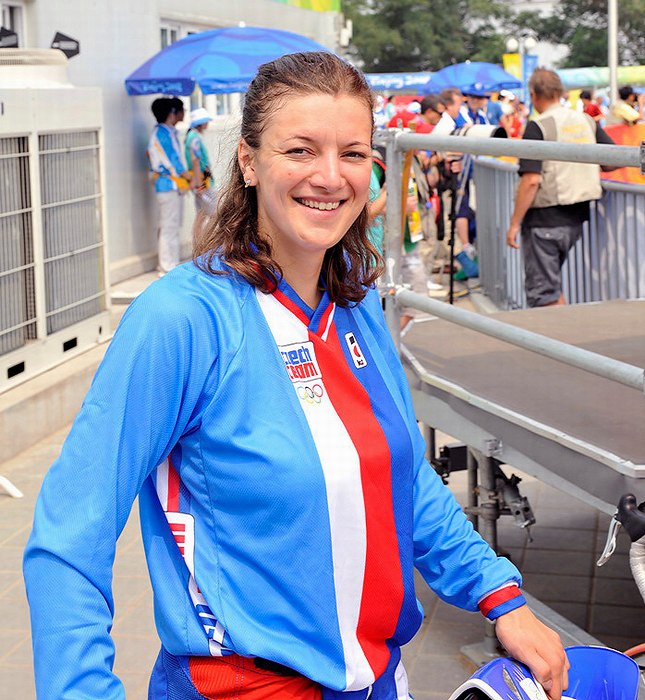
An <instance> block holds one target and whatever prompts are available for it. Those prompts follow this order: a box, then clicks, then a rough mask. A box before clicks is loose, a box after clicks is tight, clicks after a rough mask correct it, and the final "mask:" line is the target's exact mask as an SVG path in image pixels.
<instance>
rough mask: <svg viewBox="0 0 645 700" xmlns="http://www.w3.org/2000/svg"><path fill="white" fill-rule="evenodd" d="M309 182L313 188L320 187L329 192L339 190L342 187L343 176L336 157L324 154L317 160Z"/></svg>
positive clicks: (339, 162) (338, 159) (335, 155)
mask: <svg viewBox="0 0 645 700" xmlns="http://www.w3.org/2000/svg"><path fill="white" fill-rule="evenodd" d="M310 181H311V184H312V185H313V186H314V187H322V188H324V189H326V190H329V191H330V192H333V191H334V190H338V189H340V188H341V187H342V185H343V176H342V174H341V161H340V158H339V157H338V155H337V154H326V155H322V156H320V157H319V158H317V159H316V163H315V169H314V172H313V174H312V176H311V178H310Z"/></svg>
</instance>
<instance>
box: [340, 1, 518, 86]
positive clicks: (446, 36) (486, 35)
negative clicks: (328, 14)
mask: <svg viewBox="0 0 645 700" xmlns="http://www.w3.org/2000/svg"><path fill="white" fill-rule="evenodd" d="M343 12H344V13H345V15H346V16H347V17H348V18H349V19H351V20H352V21H353V25H354V36H353V40H352V46H351V47H350V51H349V53H350V55H352V57H353V58H354V59H355V60H357V62H359V63H360V64H361V67H362V68H363V70H365V71H366V72H382V73H386V72H397V71H426V70H428V71H434V70H438V69H439V68H442V67H443V66H445V65H448V64H449V63H459V62H461V61H465V60H467V59H470V60H473V61H492V62H495V63H497V62H499V61H500V59H501V54H502V53H503V47H504V40H503V37H502V36H501V35H500V34H499V31H498V29H497V27H498V26H500V23H501V22H502V20H503V19H504V18H506V17H508V16H509V13H508V9H507V7H506V5H504V4H503V2H501V0H457V2H454V3H447V2H445V0H344V2H343Z"/></svg>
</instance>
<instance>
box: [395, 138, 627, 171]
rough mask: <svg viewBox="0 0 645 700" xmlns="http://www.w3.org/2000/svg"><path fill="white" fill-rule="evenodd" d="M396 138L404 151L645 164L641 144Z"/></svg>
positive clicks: (578, 161)
mask: <svg viewBox="0 0 645 700" xmlns="http://www.w3.org/2000/svg"><path fill="white" fill-rule="evenodd" d="M396 131H398V130H396ZM394 138H395V141H396V149H397V150H401V151H408V150H435V151H451V152H458V153H472V154H473V155H482V156H515V157H518V158H529V159H532V160H563V161H574V162H577V163H596V164H599V165H614V166H616V167H635V168H640V167H641V153H640V149H639V147H638V146H615V145H610V144H592V143H561V142H557V141H534V140H532V139H526V140H524V139H498V138H487V139H482V138H470V137H468V136H452V135H448V136H433V135H432V134H413V133H410V132H403V131H398V133H396V134H395V137H394Z"/></svg>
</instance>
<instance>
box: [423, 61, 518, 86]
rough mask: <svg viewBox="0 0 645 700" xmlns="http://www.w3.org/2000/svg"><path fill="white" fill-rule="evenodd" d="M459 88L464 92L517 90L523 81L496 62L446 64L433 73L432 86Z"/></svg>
mask: <svg viewBox="0 0 645 700" xmlns="http://www.w3.org/2000/svg"><path fill="white" fill-rule="evenodd" d="M448 87H456V88H459V89H460V90H461V91H462V92H463V93H471V92H497V91H498V90H516V89H517V88H520V87H522V81H521V80H519V79H518V78H516V77H515V76H514V75H511V74H510V73H507V72H506V71H505V70H504V69H503V68H500V67H499V66H498V65H496V64H495V63H483V62H480V61H472V62H471V61H467V62H466V63H455V64H453V65H451V66H446V67H445V68H442V69H441V70H438V71H437V72H436V73H433V74H432V88H433V89H435V88H438V89H439V90H443V89H445V88H448Z"/></svg>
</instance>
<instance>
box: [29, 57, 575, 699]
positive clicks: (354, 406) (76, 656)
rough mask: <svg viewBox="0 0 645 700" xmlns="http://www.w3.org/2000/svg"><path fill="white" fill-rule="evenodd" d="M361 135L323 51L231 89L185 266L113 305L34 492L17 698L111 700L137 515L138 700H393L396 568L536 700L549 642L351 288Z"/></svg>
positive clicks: (369, 303)
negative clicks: (120, 555) (30, 654)
mask: <svg viewBox="0 0 645 700" xmlns="http://www.w3.org/2000/svg"><path fill="white" fill-rule="evenodd" d="M371 115H372V97H371V94H370V91H369V88H368V87H367V84H366V82H365V79H364V77H363V76H362V75H361V73H360V72H359V71H357V70H356V69H355V68H353V67H352V66H350V65H349V64H348V63H346V62H344V61H342V60H341V59H340V58H338V57H336V56H334V55H333V54H330V53H306V54H294V55H290V56H285V57H283V58H280V59H277V60H276V61H273V62H271V63H269V64H266V65H264V66H262V67H261V68H260V71H259V73H258V76H257V77H256V78H255V79H254V80H253V82H252V84H251V86H250V89H249V93H248V95H247V99H246V101H245V108H244V116H243V123H242V133H241V138H240V143H239V148H238V151H237V154H236V157H235V160H234V161H233V163H232V166H231V172H230V182H229V183H228V185H227V186H226V187H225V188H224V192H223V193H222V196H221V198H220V202H219V209H218V214H217V216H216V217H215V218H214V223H210V229H208V231H207V233H206V236H205V238H204V239H203V240H202V241H201V242H200V244H199V247H198V249H197V253H198V254H199V257H197V258H196V260H195V261H194V262H189V263H186V264H184V265H180V266H178V267H176V268H175V269H174V270H172V271H170V272H169V273H168V274H167V275H165V276H164V277H163V278H162V279H160V280H158V281H157V282H155V283H154V284H152V285H150V287H149V288H148V289H147V290H146V291H145V292H143V293H142V294H141V295H140V296H139V297H137V299H135V301H134V302H133V303H132V304H131V305H130V306H129V307H128V310H127V311H126V313H125V314H124V316H123V319H122V321H121V323H120V324H119V327H118V328H117V331H116V333H115V335H114V338H113V340H112V341H111V343H110V347H109V349H108V351H107V353H106V356H105V359H104V360H103V362H102V364H101V366H100V368H99V370H98V372H97V375H96V377H95V379H94V382H93V383H92V386H91V389H90V392H89V394H88V396H87V398H86V400H85V401H84V403H83V406H82V408H81V411H80V412H79V414H78V417H77V419H76V420H75V421H74V425H73V426H72V430H71V432H70V435H69V437H68V439H67V440H66V441H65V445H64V447H63V451H62V453H61V456H60V458H59V459H58V460H57V462H56V463H55V464H54V465H53V466H52V468H51V470H50V472H49V474H48V476H47V478H46V479H45V481H44V483H43V487H42V490H41V493H40V495H39V498H38V503H37V506H36V513H35V516H34V528H33V532H32V534H31V537H30V539H29V543H28V545H27V550H26V552H25V560H24V571H25V579H26V582H27V593H28V597H29V603H30V608H31V621H32V636H33V647H34V666H35V669H36V688H37V694H38V697H39V698H46V699H47V700H49V699H50V698H67V697H79V698H80V697H83V698H88V699H89V698H96V700H98V699H99V698H101V700H123V697H124V694H123V687H122V685H121V683H120V681H119V679H118V678H116V677H115V676H114V674H113V672H112V662H113V659H114V647H113V643H112V640H111V638H110V634H109V630H110V629H111V628H112V622H113V620H112V615H113V598H112V590H111V585H112V576H111V574H112V563H113V561H114V556H115V548H116V540H117V537H118V534H119V533H120V532H121V531H122V529H123V527H124V526H125V523H126V521H127V519H128V515H129V513H130V511H131V508H132V504H133V501H134V500H135V498H136V497H137V496H138V497H139V510H140V517H141V526H142V535H143V542H144V547H145V550H146V557H147V562H148V568H149V570H150V578H151V581H152V586H153V589H154V595H155V622H156V627H157V631H158V633H159V637H160V639H161V651H160V653H159V656H158V659H157V662H156V664H155V666H154V668H153V670H152V675H151V680H150V685H149V694H148V699H149V700H162V699H163V700H169V699H170V698H177V699H179V698H181V699H182V700H189V699H190V700H208V699H209V698H210V699H211V700H212V699H214V698H239V700H295V699H296V698H297V699H298V700H341V699H342V698H348V700H349V699H351V700H367V698H370V700H405V699H407V698H408V684H407V677H406V673H405V669H404V668H403V664H402V662H401V646H402V645H403V644H405V643H407V642H408V641H409V640H410V639H411V638H412V637H413V636H414V634H415V633H416V631H417V630H418V629H419V626H420V625H421V621H422V619H423V616H422V611H421V609H420V606H419V604H418V602H417V600H416V597H415V592H414V575H413V569H414V567H415V566H416V567H417V569H418V570H419V571H420V572H421V574H422V575H423V576H424V578H425V580H426V581H427V582H428V584H430V585H431V586H432V587H433V589H434V590H435V591H436V592H437V593H438V594H439V595H441V596H442V597H443V598H444V599H445V600H447V601H450V602H452V603H454V604H455V605H458V606H460V607H462V608H466V609H468V610H472V611H475V610H478V609H479V610H480V611H481V612H482V613H483V614H484V615H486V616H487V617H489V618H490V619H499V621H498V623H497V628H498V630H500V639H501V640H502V641H503V642H505V643H506V644H507V646H508V647H509V649H510V650H511V651H512V652H514V653H515V655H516V656H518V658H519V659H520V660H526V661H527V663H528V664H529V665H530V666H531V667H532V669H533V670H534V671H535V673H536V676H537V677H538V678H539V679H540V680H543V681H544V682H545V683H547V685H550V688H551V692H550V697H551V698H553V699H554V700H559V698H560V689H561V687H562V683H563V676H564V675H566V672H565V670H564V667H565V664H566V659H565V657H564V653H563V651H562V646H561V644H560V641H559V639H558V637H557V635H555V633H553V632H551V631H550V630H548V629H547V628H546V627H544V625H542V624H541V623H540V622H538V621H537V619H536V618H535V617H534V616H533V614H532V613H531V612H530V611H529V610H528V609H527V608H526V606H525V605H524V602H525V601H524V598H523V596H522V594H521V592H520V589H519V584H520V581H521V578H520V574H519V572H518V571H517V569H516V568H515V567H514V566H513V565H512V564H511V563H510V562H509V561H508V560H507V559H501V558H498V557H497V556H496V554H495V552H493V551H492V550H491V549H490V548H489V547H488V545H487V544H486V543H485V542H484V541H483V540H482V539H481V538H480V537H479V535H478V534H477V533H475V532H474V531H473V529H472V527H471V525H470V523H469V522H468V521H467V520H466V517H465V515H464V513H463V512H462V510H461V508H460V507H459V505H458V504H457V502H456V501H455V499H454V498H453V496H452V494H451V493H450V491H449V490H448V489H447V488H446V487H445V486H444V485H443V483H442V482H441V479H440V478H439V477H438V476H437V474H436V473H435V471H434V470H433V469H432V468H431V467H430V465H429V464H428V463H427V462H426V460H425V457H424V455H425V449H426V448H425V444H424V442H423V439H422V437H421V434H420V432H419V429H418V427H417V423H416V419H415V415H414V410H413V407H412V401H411V398H410V391H409V387H408V384H407V381H406V377H405V374H404V371H403V367H402V366H401V363H400V361H399V358H398V355H397V351H396V348H395V346H394V343H393V342H392V338H391V336H390V334H389V332H388V329H387V326H386V324H385V319H384V317H383V312H382V308H381V304H380V299H379V295H378V292H377V290H376V289H374V287H373V282H374V280H375V278H376V277H377V275H378V274H379V265H380V259H379V257H378V254H377V252H376V250H375V249H374V248H373V247H372V246H371V244H370V243H369V242H368V239H367V234H366V223H367V215H366V204H367V198H368V186H369V179H370V165H371V137H372V116H371ZM212 221H213V219H209V222H212ZM88 445H91V446H92V449H88ZM54 591H55V594H54V595H53V594H52V592H54Z"/></svg>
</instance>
